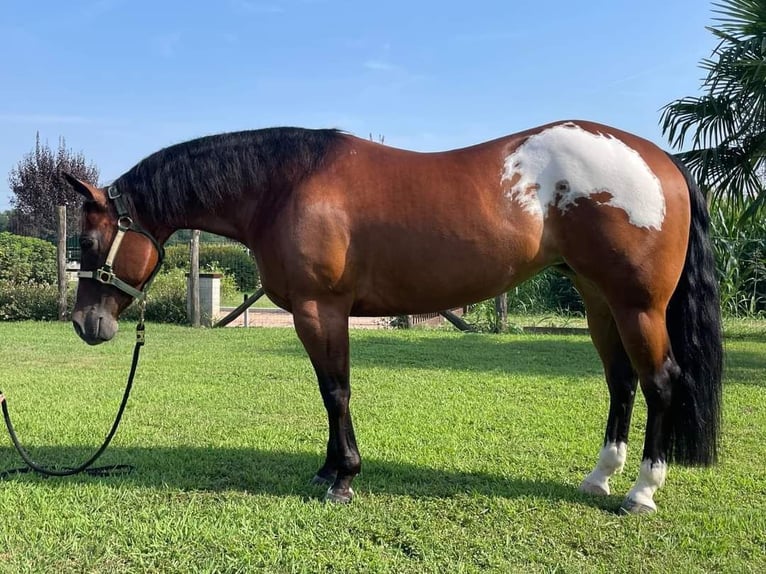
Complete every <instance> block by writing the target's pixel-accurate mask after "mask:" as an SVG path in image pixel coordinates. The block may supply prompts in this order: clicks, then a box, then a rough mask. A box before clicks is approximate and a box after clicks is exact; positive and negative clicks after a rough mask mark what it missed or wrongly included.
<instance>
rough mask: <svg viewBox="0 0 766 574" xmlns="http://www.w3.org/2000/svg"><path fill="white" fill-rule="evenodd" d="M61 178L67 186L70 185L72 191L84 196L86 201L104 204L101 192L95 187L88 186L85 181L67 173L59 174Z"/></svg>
mask: <svg viewBox="0 0 766 574" xmlns="http://www.w3.org/2000/svg"><path fill="white" fill-rule="evenodd" d="M61 176H62V177H63V178H64V179H65V180H66V182H67V183H68V184H69V185H71V186H72V187H73V188H74V190H75V191H76V192H77V193H79V194H80V195H82V196H84V197H85V198H86V199H90V200H92V201H95V202H97V203H105V202H106V199H105V197H104V192H103V191H101V190H100V189H99V188H97V187H96V186H94V185H91V184H89V183H88V182H87V181H82V180H80V179H77V178H76V177H75V176H73V175H72V174H71V173H67V172H65V171H62V172H61Z"/></svg>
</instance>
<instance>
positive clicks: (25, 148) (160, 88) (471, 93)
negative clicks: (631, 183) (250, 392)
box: [0, 0, 715, 210]
mask: <svg viewBox="0 0 766 574" xmlns="http://www.w3.org/2000/svg"><path fill="white" fill-rule="evenodd" d="M712 17H713V14H712V13H711V11H710V5H709V4H708V3H707V2H705V1H700V0H663V1H659V0H644V1H642V2H635V1H630V2H628V1H622V0H612V1H609V0H592V1H587V2H585V1H584V2H572V1H571V0H567V1H564V0H539V1H536V2H527V1H524V2H521V1H518V2H514V1H511V0H503V1H500V0H493V1H486V2H482V1H474V2H455V1H451V0H441V1H431V0H427V1H415V0H410V1H408V2H404V1H400V0H385V1H376V2H365V1H356V2H351V1H335V0H263V1H260V0H218V1H215V2H213V1H205V2H203V1H194V0H187V1H186V2H181V1H175V0H172V1H171V0H167V1H161V0H85V1H73V0H70V1H67V2H60V1H51V0H38V1H35V2H30V1H27V0H7V1H6V2H4V6H3V13H2V18H0V54H2V56H0V175H2V182H0V210H4V209H8V207H9V199H10V191H9V189H8V185H7V174H8V173H9V171H10V170H11V168H12V167H14V166H15V165H16V164H17V163H18V162H19V160H20V159H21V158H22V157H23V156H24V154H25V153H28V152H29V151H31V150H32V149H33V147H34V142H35V133H36V132H37V131H39V132H40V135H41V137H42V139H43V140H47V141H48V142H49V144H50V145H51V147H53V148H55V147H56V145H57V141H58V138H59V136H63V137H65V138H66V142H67V146H68V147H71V148H72V149H74V150H75V151H78V152H82V153H83V154H85V156H86V157H87V158H89V159H90V160H92V161H93V162H94V163H95V164H96V165H97V166H98V167H99V169H100V170H101V178H102V182H108V181H111V180H113V179H114V178H116V177H118V176H119V175H120V174H121V173H123V172H124V171H126V170H127V169H129V168H130V167H131V166H132V165H134V164H135V163H136V162H137V161H139V160H140V159H142V158H143V157H145V156H146V155H148V154H150V153H152V152H153V151H156V150H158V149H160V148H162V147H165V146H167V145H170V144H173V143H178V142H180V141H184V140H187V139H190V138H193V137H197V136H201V135H206V134H211V133H217V132H222V131H232V130H241V129H251V128H261V127H268V126H276V125H296V126H304V127H338V128H342V129H345V130H348V131H350V132H352V133H355V134H357V135H360V136H363V137H367V136H368V135H369V134H370V133H372V134H374V135H375V136H377V135H378V134H383V135H385V139H386V143H387V144H389V145H393V146H397V147H405V148H410V149H415V150H420V151H432V150H441V149H449V148H455V147H460V146H464V145H470V144H473V143H478V142H480V141H484V140H488V139H491V138H494V137H498V136H501V135H504V134H509V133H513V132H516V131H521V130H523V129H526V128H528V127H532V126H535V125H539V124H542V123H547V122H549V121H553V120H557V119H572V118H579V119H590V120H595V121H599V122H602V123H607V124H611V125H614V126H616V127H619V128H622V129H625V130H627V131H631V132H634V133H636V134H639V135H641V136H644V137H646V138H648V139H650V140H653V141H655V142H657V143H660V144H662V145H665V144H664V141H663V139H662V136H661V133H660V130H659V127H658V119H659V109H660V108H661V107H662V106H663V105H664V104H666V103H668V102H669V101H671V100H674V99H676V98H679V97H683V96H687V95H694V94H696V93H698V89H699V85H700V80H701V76H702V72H701V71H700V70H699V68H698V67H697V63H698V61H699V60H700V59H701V58H703V57H707V56H709V55H710V52H711V51H712V49H713V48H714V47H715V40H714V38H713V36H712V35H711V34H710V33H709V32H708V31H706V30H705V26H706V25H709V24H711V22H712V20H711V19H712Z"/></svg>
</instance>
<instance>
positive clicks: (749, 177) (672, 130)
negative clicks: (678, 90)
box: [660, 0, 766, 217]
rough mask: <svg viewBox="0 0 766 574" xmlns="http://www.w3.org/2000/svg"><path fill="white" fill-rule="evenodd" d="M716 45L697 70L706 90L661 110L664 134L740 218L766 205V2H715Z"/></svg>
mask: <svg viewBox="0 0 766 574" xmlns="http://www.w3.org/2000/svg"><path fill="white" fill-rule="evenodd" d="M713 12H714V14H716V17H715V18H714V19H713V20H714V22H715V24H716V25H715V26H712V27H709V28H708V30H710V31H711V32H712V33H713V34H714V35H715V36H716V38H718V39H719V42H718V45H717V46H716V48H715V50H713V53H712V55H711V57H710V58H707V59H704V60H702V61H701V63H700V67H701V68H702V69H703V70H705V71H706V72H707V76H706V78H705V80H704V81H703V84H702V90H703V92H704V94H703V95H702V96H700V97H686V98H682V99H680V100H676V101H674V102H672V103H670V104H668V105H667V106H665V108H663V113H662V118H661V120H660V122H661V126H662V131H663V133H664V134H665V135H667V137H668V139H669V140H670V144H671V145H672V146H674V147H676V148H682V147H683V146H684V143H685V142H686V138H687V136H689V135H690V134H693V135H692V138H691V139H692V149H691V150H689V151H684V152H682V153H680V154H679V156H680V157H681V159H683V160H684V162H685V163H686V165H687V166H689V168H690V170H691V171H692V173H693V174H694V175H695V177H696V178H697V181H699V183H700V184H701V185H702V186H703V187H704V188H705V190H706V191H707V192H708V193H712V194H713V195H714V196H716V197H719V198H721V197H727V198H728V199H729V201H730V202H731V204H732V205H733V206H734V207H735V208H737V210H738V211H740V212H743V216H744V217H750V216H752V215H753V214H755V213H756V212H758V211H759V210H762V209H763V208H764V207H765V206H766V192H765V191H764V175H765V169H766V163H765V160H764V158H766V0H721V1H720V2H715V3H713Z"/></svg>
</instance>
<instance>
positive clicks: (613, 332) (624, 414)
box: [575, 278, 637, 495]
mask: <svg viewBox="0 0 766 574" xmlns="http://www.w3.org/2000/svg"><path fill="white" fill-rule="evenodd" d="M575 284H576V285H577V289H578V290H579V291H580V294H581V295H582V298H583V301H584V302H585V308H586V311H587V318H588V327H589V328H590V336H591V339H592V340H593V344H594V346H595V347H596V350H597V351H598V354H599V356H600V357H601V362H602V363H603V365H604V374H605V375H606V382H607V385H608V387H609V418H608V419H607V423H606V432H605V435H604V443H603V446H602V448H601V451H600V453H599V457H598V463H597V464H596V467H595V468H594V469H593V471H592V472H591V473H590V474H589V475H588V476H586V477H585V480H583V482H582V484H581V485H580V490H581V491H583V492H587V493H589V494H597V495H608V494H609V493H610V489H609V479H610V478H611V477H612V476H613V475H614V474H617V473H620V472H622V469H623V466H624V464H625V458H626V456H627V443H628V433H629V431H630V418H631V414H632V412H633V403H634V400H635V397H636V383H637V376H636V373H635V371H634V370H633V366H632V365H631V363H630V358H629V357H628V355H627V353H626V352H625V347H624V346H623V344H622V340H621V339H620V334H619V333H618V331H617V325H616V324H615V322H614V318H613V317H612V312H611V310H610V309H609V306H608V305H607V303H606V301H605V300H604V298H603V297H602V296H601V295H600V294H599V293H598V292H597V290H596V289H595V287H593V286H592V285H590V284H589V283H588V282H587V281H584V280H582V279H581V278H575Z"/></svg>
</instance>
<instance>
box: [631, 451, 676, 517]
mask: <svg viewBox="0 0 766 574" xmlns="http://www.w3.org/2000/svg"><path fill="white" fill-rule="evenodd" d="M667 472H668V465H667V464H666V463H665V462H663V461H659V462H655V463H652V461H651V460H650V459H648V458H645V459H644V460H643V461H641V470H640V471H639V473H638V480H636V484H635V485H633V488H631V489H630V492H628V495H627V497H626V498H627V499H628V500H632V501H633V502H637V503H639V504H643V505H644V506H647V507H649V508H651V509H652V510H657V505H656V504H655V503H654V493H655V492H656V491H657V489H658V488H660V487H661V486H662V485H663V484H665V476H666V475H667Z"/></svg>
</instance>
